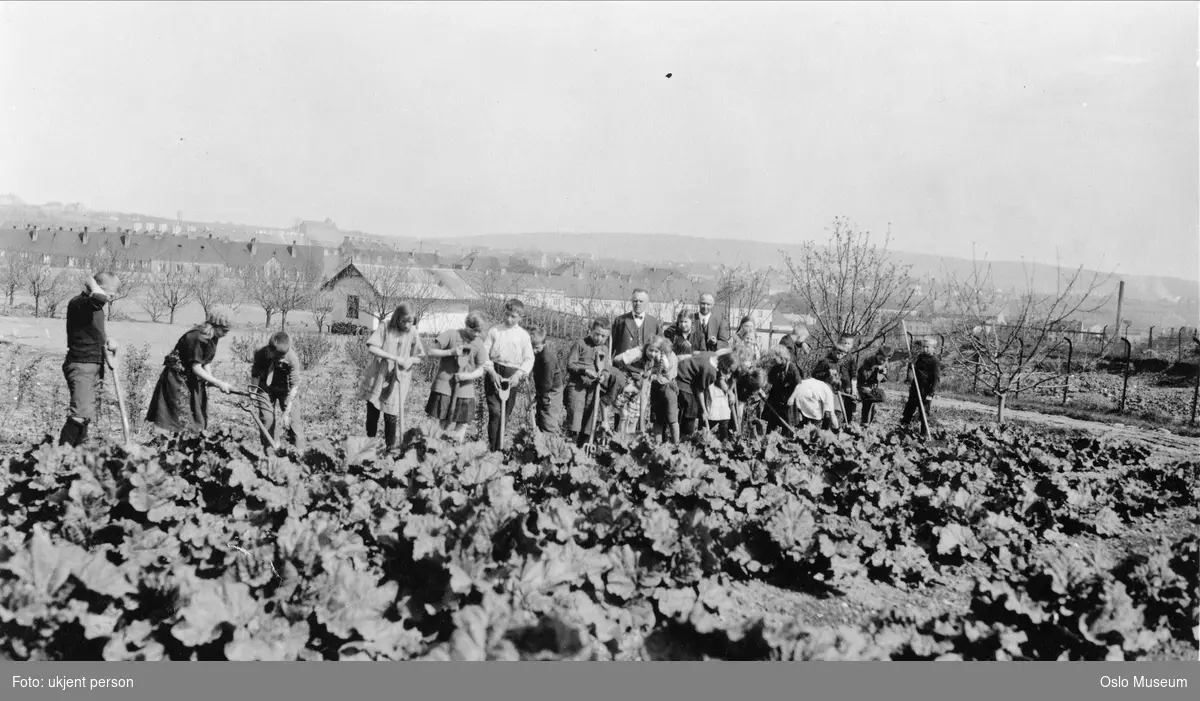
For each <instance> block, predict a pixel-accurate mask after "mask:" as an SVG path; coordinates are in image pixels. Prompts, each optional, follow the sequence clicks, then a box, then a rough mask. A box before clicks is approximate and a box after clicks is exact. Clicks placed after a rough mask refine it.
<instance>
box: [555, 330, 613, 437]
mask: <svg viewBox="0 0 1200 701" xmlns="http://www.w3.org/2000/svg"><path fill="white" fill-rule="evenodd" d="M608 336H609V320H608V319H596V320H594V321H593V322H592V328H591V331H590V332H589V333H588V335H587V336H585V337H583V338H581V339H579V340H578V341H576V342H575V344H574V345H572V346H571V350H570V351H569V352H568V353H567V379H568V382H567V392H566V399H565V402H564V403H565V405H566V409H567V436H568V437H573V438H577V442H578V444H579V445H583V443H585V442H586V440H587V437H588V436H589V435H591V429H592V406H593V404H594V403H595V402H594V399H595V393H596V392H597V391H602V390H601V389H600V380H601V377H600V371H599V370H598V369H597V368H598V367H601V368H602V367H603V366H604V365H605V364H606V363H607V362H608Z"/></svg>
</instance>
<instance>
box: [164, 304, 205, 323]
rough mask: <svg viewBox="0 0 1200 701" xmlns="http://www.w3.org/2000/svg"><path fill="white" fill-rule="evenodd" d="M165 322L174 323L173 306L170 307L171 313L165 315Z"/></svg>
mask: <svg viewBox="0 0 1200 701" xmlns="http://www.w3.org/2000/svg"><path fill="white" fill-rule="evenodd" d="M206 316H207V315H206ZM167 323H168V324H172V325H174V324H175V307H171V314H170V315H169V316H168V317H167Z"/></svg>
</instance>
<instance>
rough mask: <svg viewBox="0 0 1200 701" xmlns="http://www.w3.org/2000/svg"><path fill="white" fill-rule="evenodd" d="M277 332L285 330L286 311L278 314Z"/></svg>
mask: <svg viewBox="0 0 1200 701" xmlns="http://www.w3.org/2000/svg"><path fill="white" fill-rule="evenodd" d="M279 330H280V331H286V330H287V311H286V310H284V311H282V312H280V313H279Z"/></svg>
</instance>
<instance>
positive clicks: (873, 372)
mask: <svg viewBox="0 0 1200 701" xmlns="http://www.w3.org/2000/svg"><path fill="white" fill-rule="evenodd" d="M881 382H887V362H886V361H884V360H880V358H879V354H878V353H872V354H871V357H869V358H867V359H866V360H864V361H863V363H862V365H860V366H859V368H858V389H859V390H864V389H867V388H870V387H874V386H876V385H878V384H879V383H881Z"/></svg>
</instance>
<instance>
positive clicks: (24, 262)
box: [0, 251, 34, 307]
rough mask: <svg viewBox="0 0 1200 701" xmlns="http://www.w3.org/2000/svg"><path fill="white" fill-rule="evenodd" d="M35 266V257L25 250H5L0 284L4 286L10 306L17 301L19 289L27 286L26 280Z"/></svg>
mask: <svg viewBox="0 0 1200 701" xmlns="http://www.w3.org/2000/svg"><path fill="white" fill-rule="evenodd" d="M33 268H34V263H33V259H32V258H30V257H29V255H28V254H27V253H25V252H24V251H5V252H4V259H3V262H2V263H0V285H2V286H3V288H4V296H5V299H7V300H8V306H9V307H12V306H13V304H15V303H16V297H17V290H20V289H23V288H24V287H25V284H26V283H25V281H26V279H27V278H28V277H29V273H30V271H31V270H32V269H33Z"/></svg>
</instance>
